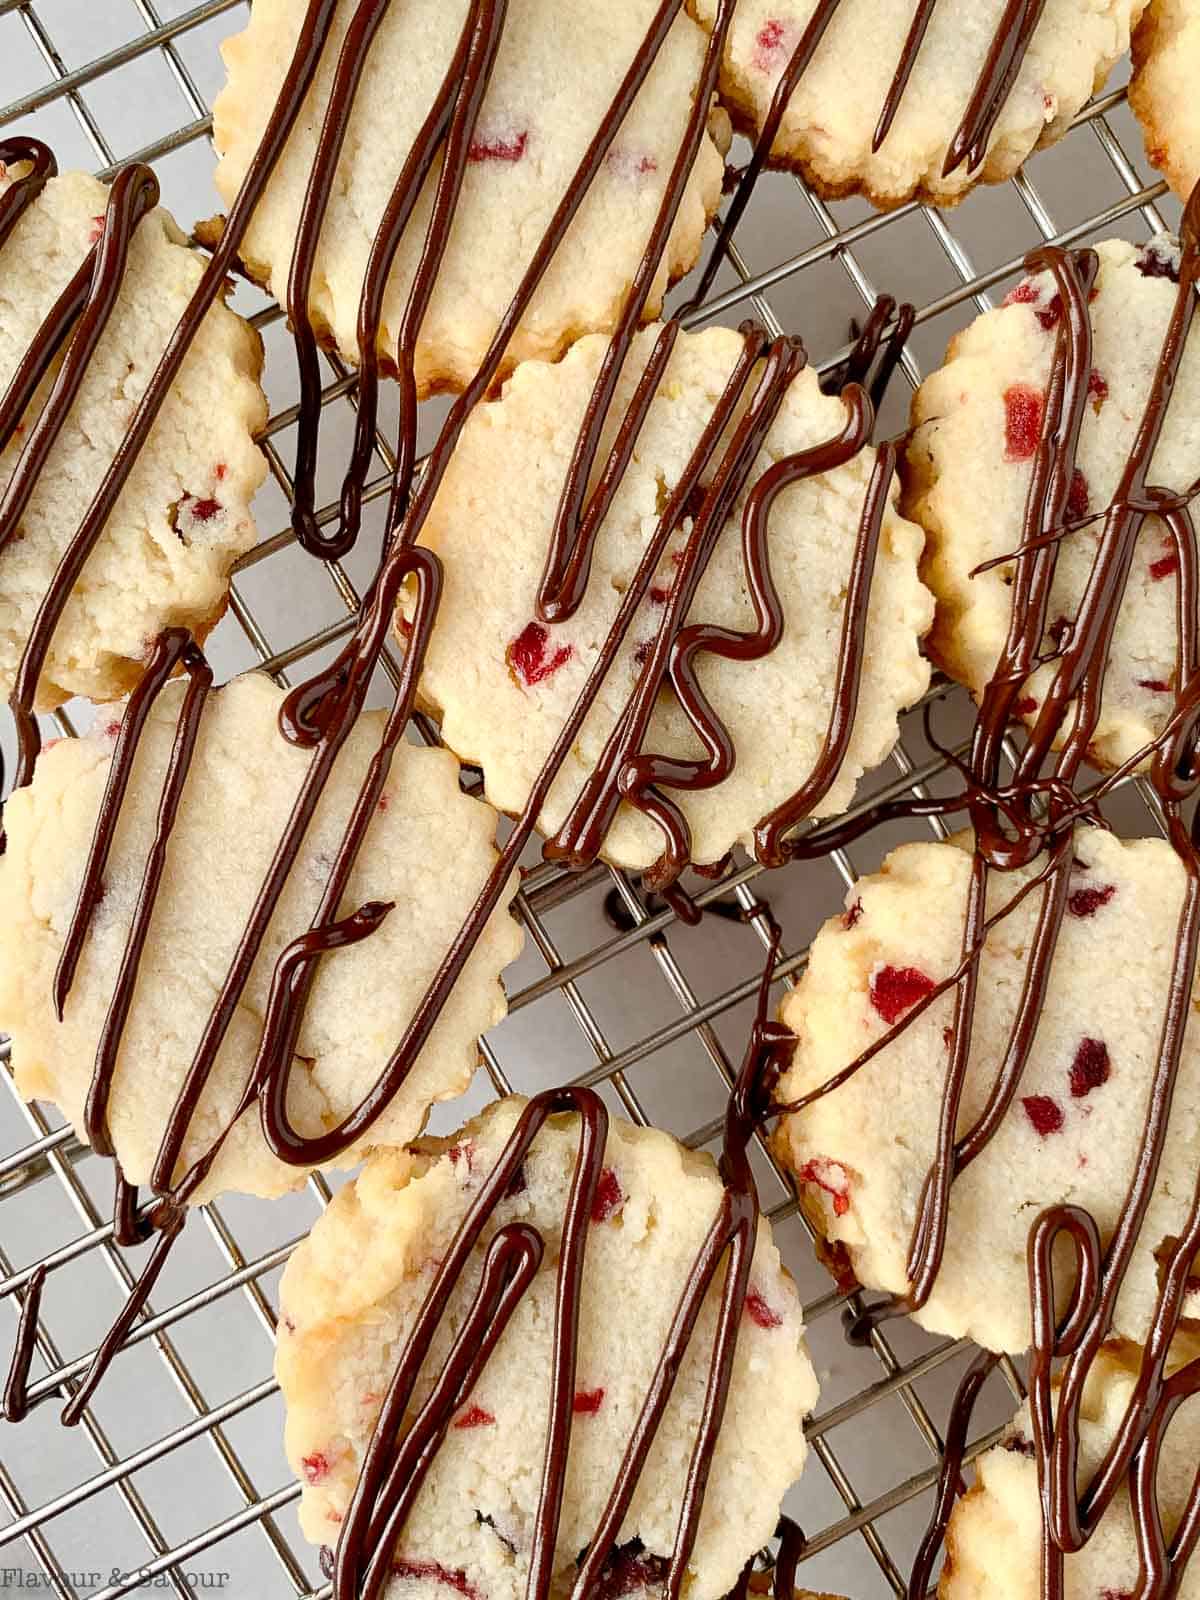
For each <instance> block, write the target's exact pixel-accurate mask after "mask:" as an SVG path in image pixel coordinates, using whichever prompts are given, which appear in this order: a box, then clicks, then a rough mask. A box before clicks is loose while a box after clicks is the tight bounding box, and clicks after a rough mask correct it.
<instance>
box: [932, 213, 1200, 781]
mask: <svg viewBox="0 0 1200 1600" xmlns="http://www.w3.org/2000/svg"><path fill="white" fill-rule="evenodd" d="M1098 249H1099V255H1100V275H1099V277H1098V279H1097V293H1096V296H1095V298H1094V299H1093V301H1092V304H1091V313H1092V325H1093V329H1094V341H1093V359H1092V376H1091V379H1090V381H1089V396H1088V403H1087V405H1086V407H1085V410H1084V418H1083V428H1082V432H1081V436H1080V443H1079V454H1078V472H1079V476H1077V477H1076V478H1075V480H1074V482H1073V485H1072V489H1071V494H1070V502H1069V505H1068V508H1067V516H1068V520H1069V521H1070V522H1071V523H1072V524H1078V523H1080V522H1082V525H1081V526H1073V527H1072V529H1071V531H1069V532H1068V533H1067V534H1066V536H1065V537H1064V538H1062V539H1061V540H1060V541H1059V547H1058V559H1057V565H1056V567H1055V574H1054V583H1053V587H1052V589H1051V594H1050V604H1049V610H1048V612H1047V617H1048V626H1047V632H1046V638H1045V641H1044V652H1045V653H1053V651H1054V650H1055V648H1056V645H1055V638H1056V636H1057V637H1061V636H1062V633H1061V630H1062V629H1063V628H1064V627H1065V626H1066V625H1067V624H1068V623H1069V622H1070V621H1071V620H1072V619H1073V618H1074V616H1075V612H1076V610H1077V607H1078V604H1079V601H1080V599H1081V597H1082V595H1083V592H1084V587H1085V585H1086V583H1087V580H1088V576H1089V574H1090V572H1091V569H1092V565H1093V562H1094V560H1095V556H1096V550H1097V546H1098V543H1099V539H1100V535H1101V532H1102V530H1103V516H1102V514H1103V512H1104V511H1105V508H1106V507H1107V506H1108V505H1109V503H1110V502H1111V500H1112V499H1113V497H1114V495H1115V494H1116V491H1117V486H1118V484H1119V482H1120V478H1121V475H1122V473H1123V471H1124V469H1125V465H1126V462H1127V460H1128V457H1129V453H1130V451H1131V450H1132V448H1133V444H1134V440H1135V437H1136V434H1137V430H1138V427H1139V424H1140V422H1141V418H1142V414H1143V411H1144V408H1145V404H1146V400H1147V398H1148V396H1149V393H1150V386H1151V382H1152V379H1153V375H1154V367H1155V363H1156V362H1157V360H1158V356H1159V352H1160V350H1161V348H1162V343H1163V339H1164V337H1165V335H1166V331H1167V326H1168V324H1169V322H1170V318H1171V312H1172V308H1173V307H1174V304H1175V299H1176V294H1177V289H1176V284H1175V282H1174V281H1173V276H1175V277H1177V275H1178V261H1179V255H1178V247H1177V246H1176V245H1175V243H1174V241H1172V240H1168V239H1165V238H1163V239H1157V240H1153V241H1151V242H1150V243H1149V244H1148V245H1144V246H1135V245H1132V244H1127V243H1125V242H1124V241H1123V240H1112V241H1110V242H1108V243H1106V244H1102V245H1100V246H1099V247H1098ZM1056 297H1057V290H1056V289H1055V288H1054V284H1053V279H1052V278H1051V275H1050V274H1049V273H1040V274H1038V275H1037V276H1035V277H1033V278H1030V279H1026V280H1024V281H1023V282H1022V283H1021V284H1020V285H1019V286H1018V287H1017V288H1016V289H1015V290H1014V291H1013V292H1012V294H1010V295H1009V297H1008V302H1007V303H1006V304H1005V305H1004V306H1002V307H1000V308H999V309H998V310H996V311H989V312H987V313H986V314H985V315H984V316H981V317H979V318H978V319H977V320H976V321H975V322H973V323H972V324H971V325H970V327H968V328H966V329H965V330H964V331H963V332H962V333H960V334H959V335H958V336H957V337H956V338H955V339H954V340H953V341H952V343H951V345H950V348H949V350H948V351H947V357H946V363H945V365H944V366H942V367H941V368H940V369H939V370H938V371H937V372H935V373H933V374H932V375H931V376H930V377H929V378H927V379H926V380H925V382H924V383H923V384H922V385H921V387H920V389H919V390H918V391H917V393H916V395H915V396H914V398H913V413H912V420H913V433H912V436H911V441H910V443H909V447H908V455H907V461H906V479H905V497H904V508H905V510H906V512H907V513H908V515H909V516H911V517H913V518H915V519H916V521H918V522H920V523H921V524H922V525H923V527H924V528H925V530H926V533H927V534H928V545H927V551H926V559H925V563H924V567H923V576H924V578H925V580H926V582H927V583H928V584H929V586H930V588H931V589H932V590H933V591H934V593H935V595H936V596H937V599H938V613H937V619H936V621H935V624H934V630H933V633H932V635H931V636H930V651H931V654H932V655H933V657H934V659H935V660H936V661H937V662H938V664H939V665H940V666H942V667H944V668H945V670H946V671H947V672H948V673H950V675H951V676H952V677H954V678H957V679H958V680H959V682H961V683H965V684H967V685H968V687H969V688H970V689H971V690H972V692H973V693H974V694H975V695H976V696H978V695H979V694H980V693H981V692H982V690H983V688H984V686H985V685H986V684H987V682H988V680H989V678H990V677H991V675H992V672H993V670H994V668H995V666H996V663H997V661H998V659H999V656H1000V651H1001V649H1002V647H1003V644H1004V640H1005V637H1006V635H1007V632H1008V626H1009V616H1010V611H1011V596H1012V590H1011V587H1010V582H1011V578H1012V572H1013V563H1011V562H1004V563H1002V564H1001V565H999V566H997V567H994V568H993V569H992V570H990V571H988V572H975V574H974V576H972V572H973V569H975V568H976V567H977V566H978V565H979V564H980V563H982V562H986V561H990V560H992V559H994V558H996V557H999V556H1004V555H1007V554H1009V553H1010V552H1012V551H1014V550H1016V549H1017V548H1018V547H1019V546H1020V543H1021V533H1022V526H1023V519H1024V514H1025V500H1026V495H1027V493H1028V489H1029V482H1030V477H1031V475H1032V471H1033V459H1034V452H1035V450H1036V446H1037V439H1038V434H1039V432H1040V427H1041V408H1042V406H1043V404H1044V400H1043V396H1044V394H1045V389H1046V385H1047V383H1048V382H1049V378H1050V369H1051V366H1052V362H1053V353H1054V341H1055V337H1056V332H1055V329H1056V323H1057V317H1058V315H1059V312H1060V305H1059V304H1058V302H1057V298H1056ZM1198 411H1200V328H1193V330H1192V332H1191V335H1190V337H1189V339H1188V344H1187V348H1186V350H1185V352H1184V356H1183V361H1182V365H1181V369H1180V373H1179V378H1178V381H1177V383H1176V386H1175V391H1174V397H1173V399H1172V401H1171V404H1170V407H1169V410H1168V413H1167V418H1166V422H1165V424H1164V426H1163V431H1162V435H1161V438H1160V440H1159V444H1158V448H1157V449H1156V451H1155V453H1154V457H1153V460H1152V463H1151V471H1150V476H1149V480H1148V481H1149V482H1150V483H1152V484H1155V485H1161V486H1165V487H1168V488H1171V489H1175V490H1179V491H1182V490H1184V489H1187V488H1189V487H1190V486H1191V485H1192V484H1193V483H1194V482H1195V481H1196V480H1197V479H1198V478H1200V431H1198V430H1197V428H1196V423H1195V418H1196V416H1197V414H1198ZM1089 517H1090V518H1092V519H1093V520H1090V521H1087V520H1083V519H1086V518H1089ZM1177 569H1178V563H1177V560H1176V556H1175V550H1174V546H1173V544H1172V543H1171V542H1170V538H1169V535H1168V533H1167V530H1166V527H1165V525H1164V524H1163V523H1162V521H1161V520H1160V519H1159V518H1157V517H1148V518H1147V519H1146V522H1145V524H1144V526H1143V528H1142V532H1141V535H1140V538H1139V541H1138V547H1137V550H1136V552H1135V555H1134V559H1133V567H1132V570H1131V572H1130V576H1129V583H1128V586H1127V588H1126V591H1125V595H1124V598H1123V600H1122V604H1121V611H1120V615H1119V617H1118V619H1117V625H1116V632H1115V634H1114V638H1113V648H1112V652H1111V654H1110V657H1109V661H1108V668H1107V673H1106V676H1105V680H1104V696H1103V705H1102V708H1101V712H1100V720H1099V724H1098V726H1097V729H1096V733H1095V736H1094V737H1093V739H1092V743H1091V746H1090V755H1091V757H1092V759H1093V760H1094V761H1095V762H1096V763H1097V764H1099V765H1101V766H1105V767H1113V766H1119V765H1121V764H1122V763H1123V762H1125V761H1126V760H1128V759H1129V758H1130V757H1131V756H1133V755H1135V754H1136V753H1137V752H1138V751H1140V750H1141V749H1142V747H1143V746H1144V745H1146V744H1147V743H1148V742H1149V741H1150V740H1151V739H1153V738H1156V737H1157V736H1158V735H1159V734H1160V733H1161V732H1162V730H1163V727H1164V725H1165V723H1166V720H1167V718H1168V716H1169V715H1170V712H1171V709H1172V705H1173V695H1172V689H1173V688H1174V687H1175V683H1176V677H1175V668H1176V660H1175V656H1176V626H1175V605H1176V583H1177ZM1055 664H1056V663H1053V662H1051V663H1048V664H1047V665H1045V666H1042V667H1041V668H1039V669H1038V671H1037V672H1035V673H1034V674H1033V675H1032V676H1031V677H1030V678H1029V679H1028V680H1027V682H1026V685H1025V687H1024V689H1023V690H1022V693H1021V697H1020V698H1019V699H1018V701H1017V703H1016V708H1015V709H1016V711H1017V712H1018V714H1020V715H1022V716H1024V717H1025V718H1027V719H1028V720H1031V721H1032V720H1034V719H1035V718H1036V715H1037V712H1038V709H1039V708H1040V706H1041V703H1042V700H1043V697H1044V696H1045V693H1046V688H1047V685H1048V684H1049V682H1050V681H1051V678H1052V675H1053V668H1054V665H1055Z"/></svg>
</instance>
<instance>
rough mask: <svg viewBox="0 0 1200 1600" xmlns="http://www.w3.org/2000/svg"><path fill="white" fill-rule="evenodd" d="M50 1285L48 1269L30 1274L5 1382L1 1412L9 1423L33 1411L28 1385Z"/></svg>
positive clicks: (38, 1268) (40, 1269) (42, 1268)
mask: <svg viewBox="0 0 1200 1600" xmlns="http://www.w3.org/2000/svg"><path fill="white" fill-rule="evenodd" d="M45 1286H46V1268H45V1267H44V1266H38V1267H35V1268H34V1269H33V1271H32V1272H31V1273H30V1275H29V1282H28V1284H27V1285H26V1287H25V1299H24V1301H23V1302H22V1304H21V1316H20V1320H19V1321H18V1323H17V1337H16V1340H15V1341H14V1344H13V1353H12V1360H11V1362H10V1363H9V1368H8V1377H7V1379H6V1380H5V1384H4V1401H3V1404H2V1405H0V1413H2V1414H3V1417H4V1420H5V1422H21V1421H22V1420H23V1419H24V1418H25V1417H26V1416H27V1415H28V1412H29V1400H28V1397H27V1395H26V1388H27V1386H28V1383H29V1368H30V1365H31V1363H32V1361H33V1353H34V1351H35V1350H36V1348H37V1325H38V1312H39V1311H40V1310H41V1305H42V1290H43V1289H44V1288H45Z"/></svg>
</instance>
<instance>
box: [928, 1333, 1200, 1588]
mask: <svg viewBox="0 0 1200 1600" xmlns="http://www.w3.org/2000/svg"><path fill="white" fill-rule="evenodd" d="M1140 1361H1141V1352H1140V1351H1139V1350H1138V1349H1137V1348H1136V1346H1131V1345H1128V1344H1117V1343H1113V1344H1108V1345H1105V1346H1104V1347H1103V1349H1101V1351H1100V1352H1099V1354H1098V1355H1097V1357H1096V1360H1095V1362H1094V1363H1093V1365H1092V1369H1091V1371H1090V1373H1089V1374H1088V1379H1087V1383H1086V1385H1085V1388H1084V1397H1083V1412H1082V1418H1081V1422H1080V1430H1079V1431H1080V1452H1079V1460H1080V1471H1081V1480H1082V1479H1086V1478H1089V1477H1090V1476H1091V1475H1092V1474H1094V1473H1095V1471H1096V1469H1097V1467H1098V1466H1099V1465H1100V1461H1101V1459H1102V1457H1103V1454H1104V1450H1105V1447H1106V1446H1107V1444H1108V1443H1109V1441H1110V1440H1111V1439H1112V1438H1113V1436H1114V1434H1115V1432H1116V1429H1117V1426H1118V1424H1119V1422H1120V1420H1121V1417H1122V1416H1123V1415H1124V1412H1125V1408H1126V1406H1127V1405H1128V1403H1129V1398H1130V1395H1131V1394H1132V1392H1133V1386H1134V1383H1135V1381H1136V1378H1137V1373H1138V1369H1139V1366H1140ZM1197 1455H1200V1399H1196V1398H1193V1399H1191V1400H1189V1401H1187V1402H1186V1403H1185V1404H1184V1405H1183V1407H1182V1408H1181V1410H1180V1411H1179V1412H1178V1413H1177V1414H1176V1416H1175V1418H1174V1420H1173V1421H1172V1423H1171V1426H1170V1428H1169V1430H1168V1432H1167V1436H1166V1442H1165V1444H1164V1446H1163V1453H1162V1459H1161V1462H1160V1466H1159V1473H1158V1484H1157V1487H1158V1504H1159V1506H1160V1508H1161V1510H1162V1514H1163V1524H1164V1531H1165V1533H1166V1536H1167V1538H1168V1539H1171V1538H1172V1537H1173V1536H1174V1533H1175V1530H1176V1528H1177V1527H1178V1524H1179V1519H1180V1517H1181V1516H1182V1513H1183V1509H1184V1506H1185V1504H1186V1503H1187V1498H1188V1494H1189V1491H1190V1490H1191V1487H1192V1482H1193V1479H1194V1478H1195V1474H1196V1459H1197ZM975 1475H976V1476H975V1482H974V1484H973V1485H972V1487H971V1489H970V1490H969V1492H968V1493H967V1494H966V1495H965V1496H964V1498H963V1499H962V1500H960V1501H959V1502H958V1504H957V1506H956V1507H955V1509H954V1514H953V1516H952V1518H951V1521H950V1527H949V1531H948V1533H947V1535H946V1563H945V1567H944V1569H943V1572H942V1578H941V1583H940V1585H939V1587H938V1595H939V1597H940V1600H1038V1597H1039V1595H1040V1594H1041V1586H1040V1583H1039V1577H1038V1573H1039V1566H1040V1560H1041V1557H1040V1549H1041V1534H1042V1517H1041V1508H1040V1505H1039V1500H1038V1480H1037V1461H1036V1459H1035V1455H1034V1446H1033V1434H1032V1429H1031V1424H1030V1418H1029V1408H1028V1406H1023V1407H1022V1408H1021V1410H1020V1411H1019V1412H1018V1413H1017V1415H1016V1416H1015V1417H1014V1419H1013V1422H1012V1426H1011V1429H1010V1430H1009V1432H1008V1434H1007V1436H1006V1437H1005V1438H1004V1439H1002V1440H1001V1442H1000V1443H999V1444H997V1445H994V1446H993V1447H992V1449H990V1450H988V1451H986V1452H985V1453H984V1454H983V1455H981V1456H980V1457H979V1458H978V1459H977V1460H976V1462H975ZM1063 1575H1064V1579H1065V1585H1064V1594H1063V1600H1097V1597H1100V1600H1103V1597H1105V1596H1112V1600H1118V1597H1120V1596H1123V1595H1133V1594H1136V1593H1137V1592H1138V1555H1137V1546H1136V1543H1135V1534H1134V1522H1133V1514H1132V1511H1131V1508H1130V1502H1129V1491H1128V1489H1127V1488H1123V1489H1120V1490H1118V1492H1117V1494H1116V1497H1115V1498H1114V1500H1113V1502H1112V1504H1111V1505H1110V1506H1109V1507H1108V1509H1107V1510H1106V1511H1105V1512H1104V1515H1103V1516H1102V1517H1101V1518H1100V1521H1099V1524H1098V1526H1097V1528H1096V1531H1095V1532H1094V1533H1093V1535H1092V1537H1091V1539H1089V1541H1088V1543H1087V1544H1086V1545H1085V1546H1084V1548H1083V1549H1082V1550H1081V1551H1079V1552H1077V1553H1076V1554H1074V1555H1068V1556H1067V1557H1066V1560H1065V1562H1064V1574H1063ZM1172 1593H1173V1594H1176V1595H1177V1596H1178V1600H1197V1596H1200V1563H1198V1562H1196V1561H1195V1560H1192V1561H1189V1562H1188V1563H1187V1565H1186V1566H1185V1567H1184V1569H1183V1572H1182V1575H1181V1578H1180V1582H1179V1587H1178V1589H1175V1590H1172Z"/></svg>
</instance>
